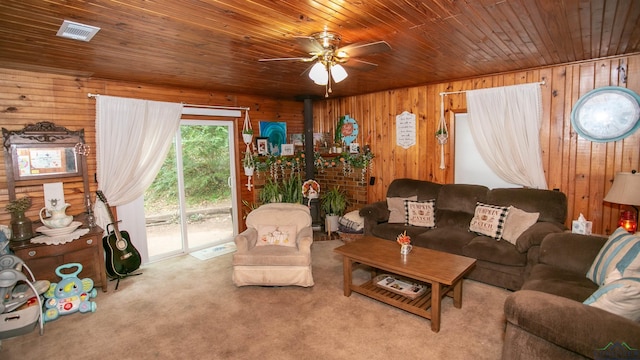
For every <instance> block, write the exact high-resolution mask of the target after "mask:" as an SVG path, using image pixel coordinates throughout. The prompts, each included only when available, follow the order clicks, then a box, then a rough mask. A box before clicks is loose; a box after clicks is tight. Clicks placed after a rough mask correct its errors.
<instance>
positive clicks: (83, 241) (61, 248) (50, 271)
mask: <svg viewBox="0 0 640 360" xmlns="http://www.w3.org/2000/svg"><path fill="white" fill-rule="evenodd" d="M34 227H36V226H34ZM82 228H86V226H85V225H83V226H82ZM102 234H103V232H102V229H101V228H100V227H98V226H96V227H94V228H93V229H91V230H90V231H89V232H88V233H87V234H85V235H83V236H81V237H80V238H78V239H76V240H73V241H71V242H68V243H66V244H61V245H44V244H32V243H30V242H29V241H28V240H27V241H19V242H13V241H12V242H11V244H10V247H11V250H13V252H14V253H15V254H16V256H18V257H19V258H21V259H22V260H23V261H24V262H25V263H26V264H27V266H28V267H29V269H31V271H33V275H34V276H35V277H36V280H49V281H51V282H59V281H60V280H61V279H60V277H59V276H58V275H56V272H55V271H56V268H57V267H58V266H60V265H63V264H68V263H80V264H82V272H80V274H78V277H79V278H80V279H83V278H91V279H92V280H93V282H94V287H101V288H102V291H104V292H106V291H107V273H106V268H105V264H104V248H103V247H102Z"/></svg>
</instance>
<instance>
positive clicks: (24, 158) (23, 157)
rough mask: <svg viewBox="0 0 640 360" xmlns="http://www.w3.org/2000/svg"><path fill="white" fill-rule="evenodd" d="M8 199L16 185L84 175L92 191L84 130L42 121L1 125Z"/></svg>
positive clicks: (85, 184)
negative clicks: (20, 126) (12, 126)
mask: <svg viewBox="0 0 640 360" xmlns="http://www.w3.org/2000/svg"><path fill="white" fill-rule="evenodd" d="M2 136H3V139H4V142H3V145H4V157H5V166H6V174H7V185H8V193H9V200H15V198H16V191H15V188H16V186H21V185H30V184H34V183H44V182H49V181H56V180H57V181H60V180H62V179H63V178H70V177H82V179H83V182H84V190H85V194H88V193H89V181H88V178H87V170H86V169H87V164H86V155H87V153H88V146H87V145H86V144H85V141H84V129H80V130H77V131H72V130H69V129H67V128H65V127H61V126H56V125H55V124H54V123H52V122H48V121H43V122H39V123H36V124H29V125H27V126H25V127H24V128H23V129H21V130H7V129H5V128H2Z"/></svg>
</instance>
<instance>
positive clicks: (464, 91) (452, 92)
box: [440, 80, 546, 96]
mask: <svg viewBox="0 0 640 360" xmlns="http://www.w3.org/2000/svg"><path fill="white" fill-rule="evenodd" d="M545 83H546V81H544V80H543V81H538V82H532V83H527V84H539V85H544V84H545ZM516 85H524V84H516ZM507 86H513V85H507ZM494 87H499V86H494ZM473 90H482V89H473ZM473 90H460V91H450V92H441V93H440V96H442V95H451V94H461V93H466V92H468V91H473Z"/></svg>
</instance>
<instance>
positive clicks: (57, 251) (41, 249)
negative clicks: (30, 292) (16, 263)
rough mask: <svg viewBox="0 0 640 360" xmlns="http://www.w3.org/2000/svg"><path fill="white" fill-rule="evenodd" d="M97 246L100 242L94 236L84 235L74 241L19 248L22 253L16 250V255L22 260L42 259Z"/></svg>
mask: <svg viewBox="0 0 640 360" xmlns="http://www.w3.org/2000/svg"><path fill="white" fill-rule="evenodd" d="M96 246H99V244H98V241H96V239H95V238H94V237H88V238H86V236H83V237H82V238H80V239H76V240H73V241H72V242H68V243H66V244H61V245H42V246H37V247H31V248H28V249H22V250H19V251H20V255H18V252H16V255H18V256H19V257H20V258H21V259H22V260H24V261H27V259H40V258H43V257H48V256H61V255H64V254H68V253H71V252H75V251H81V250H84V249H91V248H93V247H96Z"/></svg>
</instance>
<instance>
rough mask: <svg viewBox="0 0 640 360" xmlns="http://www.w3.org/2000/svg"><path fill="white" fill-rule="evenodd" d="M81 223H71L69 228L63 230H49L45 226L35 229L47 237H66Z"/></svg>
mask: <svg viewBox="0 0 640 360" xmlns="http://www.w3.org/2000/svg"><path fill="white" fill-rule="evenodd" d="M80 225H82V223H81V222H80V221H73V222H71V224H69V226H67V227H63V228H56V229H51V228H48V227H46V226H40V227H39V228H37V229H36V231H37V232H41V233H43V234H45V235H47V236H60V235H67V234H71V233H72V232H74V231H75V230H76V229H77V228H78V227H79V226H80Z"/></svg>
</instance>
